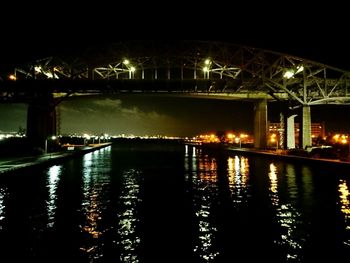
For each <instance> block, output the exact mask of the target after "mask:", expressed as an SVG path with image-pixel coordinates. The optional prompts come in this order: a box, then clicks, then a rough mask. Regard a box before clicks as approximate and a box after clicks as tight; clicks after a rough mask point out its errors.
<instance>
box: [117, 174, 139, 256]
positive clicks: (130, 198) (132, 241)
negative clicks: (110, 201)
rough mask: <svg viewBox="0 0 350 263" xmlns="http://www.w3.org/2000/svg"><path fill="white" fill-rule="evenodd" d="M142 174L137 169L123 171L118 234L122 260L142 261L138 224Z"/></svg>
mask: <svg viewBox="0 0 350 263" xmlns="http://www.w3.org/2000/svg"><path fill="white" fill-rule="evenodd" d="M140 174H141V172H140V171H138V170H135V169H131V170H128V171H125V172H124V173H123V182H122V192H121V195H120V197H119V203H120V205H121V207H120V210H118V219H119V223H118V234H119V237H120V239H119V241H118V244H119V245H120V249H121V253H120V260H121V262H135V263H137V262H140V259H139V254H138V250H139V246H140V241H141V238H140V232H139V231H138V229H137V228H138V224H139V223H140V222H139V221H140V219H139V215H138V207H139V204H140V202H141V199H140V184H139V181H140Z"/></svg>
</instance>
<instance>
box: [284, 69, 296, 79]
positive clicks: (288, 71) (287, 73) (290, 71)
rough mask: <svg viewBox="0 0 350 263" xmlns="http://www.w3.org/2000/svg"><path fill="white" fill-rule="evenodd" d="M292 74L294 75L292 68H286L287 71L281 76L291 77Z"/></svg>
mask: <svg viewBox="0 0 350 263" xmlns="http://www.w3.org/2000/svg"><path fill="white" fill-rule="evenodd" d="M293 76H294V71H293V70H287V71H286V72H285V73H284V75H283V77H284V78H286V79H290V78H292V77H293Z"/></svg>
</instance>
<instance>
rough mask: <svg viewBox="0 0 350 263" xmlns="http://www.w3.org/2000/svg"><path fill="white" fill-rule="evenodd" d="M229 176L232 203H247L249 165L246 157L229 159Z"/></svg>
mask: <svg viewBox="0 0 350 263" xmlns="http://www.w3.org/2000/svg"><path fill="white" fill-rule="evenodd" d="M227 176H228V182H229V188H230V190H231V198H232V201H233V202H234V203H236V204H240V203H242V202H247V201H248V200H247V188H248V179H249V164H248V159H247V158H245V157H238V156H235V157H234V158H232V157H228V159H227Z"/></svg>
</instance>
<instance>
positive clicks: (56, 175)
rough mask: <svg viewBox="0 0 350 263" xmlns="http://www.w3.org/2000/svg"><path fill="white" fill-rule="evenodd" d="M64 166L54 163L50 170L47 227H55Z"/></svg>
mask: <svg viewBox="0 0 350 263" xmlns="http://www.w3.org/2000/svg"><path fill="white" fill-rule="evenodd" d="M61 169H62V166H60V165H54V166H52V167H50V169H49V170H48V172H47V173H48V179H47V187H48V191H49V196H48V200H47V201H46V209H47V217H48V222H47V227H49V228H50V227H53V226H54V223H55V213H56V209H57V192H56V191H57V185H58V182H59V179H60V174H61Z"/></svg>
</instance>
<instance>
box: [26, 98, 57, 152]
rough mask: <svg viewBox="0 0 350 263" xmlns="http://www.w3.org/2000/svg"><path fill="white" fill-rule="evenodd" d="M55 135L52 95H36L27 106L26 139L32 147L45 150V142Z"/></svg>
mask: <svg viewBox="0 0 350 263" xmlns="http://www.w3.org/2000/svg"><path fill="white" fill-rule="evenodd" d="M53 135H56V110H55V104H54V99H53V96H52V94H45V95H43V94H40V95H38V94H36V95H35V98H33V99H32V101H31V102H30V103H29V105H28V111H27V137H28V139H29V141H30V142H31V143H32V145H33V146H34V147H40V148H42V149H45V141H46V140H47V139H48V138H49V137H51V136H53Z"/></svg>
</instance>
